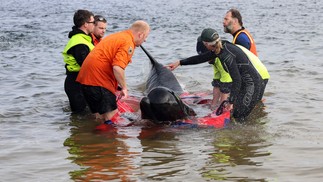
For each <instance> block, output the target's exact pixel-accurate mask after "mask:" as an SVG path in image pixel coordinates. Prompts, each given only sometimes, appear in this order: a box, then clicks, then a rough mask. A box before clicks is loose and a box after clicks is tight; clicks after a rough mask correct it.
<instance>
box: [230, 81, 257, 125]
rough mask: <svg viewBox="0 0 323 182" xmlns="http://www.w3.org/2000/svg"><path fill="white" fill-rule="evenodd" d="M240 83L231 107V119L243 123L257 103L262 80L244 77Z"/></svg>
mask: <svg viewBox="0 0 323 182" xmlns="http://www.w3.org/2000/svg"><path fill="white" fill-rule="evenodd" d="M245 80H247V81H245V82H243V83H242V85H241V89H240V92H239V95H238V97H237V100H236V101H235V103H234V105H233V107H234V108H233V109H234V110H233V117H234V118H236V119H240V120H241V121H243V120H244V119H245V118H246V117H247V116H248V115H249V114H250V113H251V111H252V109H253V108H254V107H255V106H256V104H257V103H258V101H259V95H260V93H261V92H262V88H263V87H262V85H263V80H260V79H257V78H253V77H251V76H250V77H248V78H247V77H245Z"/></svg>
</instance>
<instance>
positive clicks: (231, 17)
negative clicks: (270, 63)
mask: <svg viewBox="0 0 323 182" xmlns="http://www.w3.org/2000/svg"><path fill="white" fill-rule="evenodd" d="M223 29H224V32H225V33H230V34H231V35H232V36H233V41H232V43H233V44H238V45H242V46H243V47H245V48H247V49H248V50H250V52H252V53H254V54H255V55H256V56H258V55H257V49H256V43H255V41H254V40H253V38H252V36H251V34H250V33H249V32H248V31H247V30H246V29H245V28H244V27H243V23H242V16H241V14H240V12H239V11H238V10H237V9H230V10H229V11H227V13H226V14H225V17H224V19H223Z"/></svg>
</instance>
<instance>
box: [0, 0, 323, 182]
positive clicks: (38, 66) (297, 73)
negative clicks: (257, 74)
mask: <svg viewBox="0 0 323 182" xmlns="http://www.w3.org/2000/svg"><path fill="white" fill-rule="evenodd" d="M231 7H237V8H239V9H240V11H241V13H242V16H243V21H244V25H245V27H246V28H247V29H248V30H249V31H250V32H251V33H252V35H253V36H254V39H255V41H256V43H257V49H258V52H259V57H260V58H261V60H262V61H263V62H264V63H265V64H266V66H267V68H268V70H269V71H270V74H271V79H270V81H269V83H268V85H267V89H266V92H265V99H266V101H265V106H266V109H265V112H260V113H256V114H255V115H256V116H260V115H261V116H262V117H260V118H258V119H255V120H253V121H252V122H250V124H247V125H242V126H240V125H234V126H231V127H229V128H226V129H220V130H217V129H197V128H187V129H179V128H171V127H164V128H149V129H147V128H142V127H141V126H133V127H120V128H116V130H115V131H113V132H112V131H111V132H107V133H94V132H93V128H94V127H95V125H96V123H95V122H94V119H93V118H92V117H91V116H90V115H83V116H74V115H71V113H70V110H69V106H68V100H67V97H66V95H65V92H64V89H63V83H64V79H65V72H64V71H65V70H64V63H63V60H62V56H61V52H62V50H63V48H64V46H65V44H66V42H67V34H68V32H69V31H70V30H71V27H72V17H73V14H74V11H75V10H76V9H81V8H86V9H89V10H91V11H93V12H94V13H95V14H102V15H104V16H106V17H107V19H108V22H109V23H108V31H107V34H110V33H112V32H116V31H119V30H123V29H126V28H127V27H128V26H129V25H130V24H131V23H132V22H133V21H134V20H137V19H144V20H146V21H148V22H149V23H150V25H151V27H152V32H151V34H150V36H149V38H148V40H147V42H146V43H144V46H145V48H146V49H147V50H148V51H149V52H150V53H151V54H152V55H153V56H154V57H155V58H156V59H157V60H158V61H160V62H162V63H164V64H166V63H170V62H173V61H175V60H176V59H181V58H185V57H187V56H191V55H194V54H196V52H195V43H196V39H197V37H198V35H199V34H200V32H201V31H202V29H203V28H206V27H213V28H215V29H217V30H218V32H219V33H220V36H221V37H223V38H225V39H228V40H232V37H231V35H228V34H224V33H223V30H222V19H223V16H224V14H225V12H226V11H227V10H228V9H229V8H231ZM322 7H323V3H322V1H316V0H312V1H310V0H305V1H299V0H297V1H296V2H295V1H292V0H284V1H282V0H271V1H264V0H262V1H256V0H251V1H248V2H245V1H231V0H229V1H199V2H196V1H192V0H188V1H181V0H179V1H173V0H171V1H165V0H161V1H156V2H151V1H147V0H145V1H140V2H135V1H130V2H129V1H120V0H119V1H117V0H111V1H101V0H99V1H95V3H93V2H89V1H76V0H72V1H64V2H62V1H56V0H54V1H51V2H47V1H43V0H40V1H35V0H31V1H29V2H21V1H17V0H9V1H5V2H1V6H0V15H1V16H0V20H1V26H0V30H1V31H0V53H1V56H0V64H1V66H0V69H1V71H0V84H1V90H0V103H1V105H0V125H1V127H0V140H1V143H0V169H1V170H0V181H55V182H56V181H108V180H111V181H194V182H195V181H305V180H306V181H321V180H320V179H321V178H322V177H323V174H322V171H323V157H322V153H323V145H322V138H323V132H322V130H323V124H322V121H321V120H322V111H321V108H320V107H321V106H322V105H323V98H322V96H321V93H322V90H323V86H322V85H323V84H322V83H323V82H322V78H323V74H322V73H323V71H322V67H323V60H322V57H323V52H322V48H323V45H322V41H323V33H322V32H323V26H322V25H323V17H322V16H323V9H322ZM148 71H149V60H148V59H147V57H146V56H145V54H144V53H143V52H142V51H141V50H140V49H137V50H136V52H135V56H134V57H133V63H132V64H130V65H129V66H128V68H127V70H126V73H127V82H128V86H129V88H130V93H132V94H134V95H141V94H142V90H143V89H142V86H143V84H144V80H145V79H146V77H147V73H148ZM174 73H175V75H176V76H177V78H178V80H179V81H180V83H181V84H182V85H183V87H184V88H185V89H186V90H187V91H190V92H195V91H210V90H211V89H212V88H211V85H210V82H211V79H212V69H211V68H210V66H209V65H207V64H201V65H196V66H185V67H184V66H183V67H180V68H179V69H177V70H175V71H174ZM201 112H202V111H201Z"/></svg>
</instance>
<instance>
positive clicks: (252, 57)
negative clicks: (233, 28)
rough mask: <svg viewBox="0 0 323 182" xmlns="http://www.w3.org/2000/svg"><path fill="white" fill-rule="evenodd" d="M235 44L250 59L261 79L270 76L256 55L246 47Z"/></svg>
mask: <svg viewBox="0 0 323 182" xmlns="http://www.w3.org/2000/svg"><path fill="white" fill-rule="evenodd" d="M235 45H236V46H238V47H239V48H240V49H241V50H242V51H243V52H244V53H245V54H246V55H247V57H248V59H249V60H250V62H251V63H252V65H253V66H254V67H255V68H256V70H257V71H258V73H259V74H260V76H261V78H262V79H269V78H270V75H269V73H268V70H267V68H266V66H265V65H264V64H263V63H262V62H261V61H260V59H259V58H258V57H257V56H256V55H254V54H253V53H252V52H250V51H249V50H248V49H247V48H245V47H243V46H241V45H238V44H235Z"/></svg>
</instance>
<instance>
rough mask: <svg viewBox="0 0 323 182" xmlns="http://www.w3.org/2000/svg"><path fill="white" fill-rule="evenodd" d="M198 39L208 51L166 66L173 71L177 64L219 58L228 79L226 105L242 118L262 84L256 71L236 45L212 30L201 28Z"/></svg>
mask: <svg viewBox="0 0 323 182" xmlns="http://www.w3.org/2000/svg"><path fill="white" fill-rule="evenodd" d="M201 40H202V41H203V44H204V45H205V46H206V48H207V49H208V50H209V51H207V52H205V53H202V54H200V55H196V56H192V57H189V58H186V59H183V60H178V61H175V62H174V63H171V64H169V65H167V67H168V68H169V69H171V70H174V69H176V68H177V67H178V66H179V65H192V64H200V63H204V62H207V61H209V60H214V59H215V58H219V60H220V61H221V64H222V65H223V68H224V69H225V71H226V72H228V73H229V74H230V76H231V78H232V88H231V93H230V97H229V104H228V105H227V107H226V108H227V109H229V110H232V109H233V114H232V116H233V117H234V118H236V119H238V120H240V121H243V120H244V118H246V117H247V116H248V115H249V114H250V112H251V111H252V109H253V108H254V107H255V105H256V103H257V101H258V97H259V94H260V90H261V84H262V78H261V76H260V74H259V73H258V72H257V70H256V69H255V67H254V66H253V65H252V64H251V62H250V60H249V59H248V57H247V56H246V54H245V53H244V52H243V51H242V50H241V49H240V48H239V47H237V46H236V45H234V44H232V43H230V42H228V41H222V40H221V39H220V37H219V35H218V33H217V32H216V31H215V30H214V29H211V28H207V29H204V30H203V32H202V34H201Z"/></svg>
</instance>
